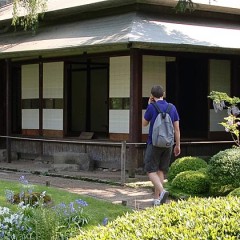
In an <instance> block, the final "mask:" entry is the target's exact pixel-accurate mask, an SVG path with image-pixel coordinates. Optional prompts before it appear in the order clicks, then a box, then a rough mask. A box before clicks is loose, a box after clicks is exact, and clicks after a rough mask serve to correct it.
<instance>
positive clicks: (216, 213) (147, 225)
mask: <svg viewBox="0 0 240 240" xmlns="http://www.w3.org/2000/svg"><path fill="white" fill-rule="evenodd" d="M239 212H240V198H238V197H232V196H228V197H226V198H225V197H224V198H220V197H219V198H189V199H188V200H187V201H178V202H176V201H171V202H170V203H169V204H164V205H161V206H159V207H152V208H148V209H146V210H143V211H135V212H134V213H131V214H127V215H125V216H123V217H119V218H117V219H116V220H114V221H113V222H109V224H108V225H106V226H101V227H95V228H93V229H91V230H86V231H81V234H80V235H79V236H77V237H76V238H74V240H92V239H94V240H102V239H108V240H113V239H124V240H140V239H145V240H147V239H161V240H169V239H173V240H177V239H229V240H230V239H239V237H240V215H239Z"/></svg>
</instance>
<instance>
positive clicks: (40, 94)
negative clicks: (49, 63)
mask: <svg viewBox="0 0 240 240" xmlns="http://www.w3.org/2000/svg"><path fill="white" fill-rule="evenodd" d="M39 135H40V136H42V135H43V62H42V59H41V57H39Z"/></svg>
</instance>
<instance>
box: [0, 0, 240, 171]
mask: <svg viewBox="0 0 240 240" xmlns="http://www.w3.org/2000/svg"><path fill="white" fill-rule="evenodd" d="M196 2H197V1H196ZM208 2H209V1H206V3H205V4H198V5H197V6H196V8H195V10H194V11H193V12H191V13H190V12H188V11H187V12H185V13H176V9H175V6H176V3H177V2H176V1H174V0H158V1H156V0H124V1H122V0H81V1H80V0H71V1H66V0H48V7H47V11H46V13H45V15H44V18H43V19H40V22H39V27H38V29H37V32H36V33H34V34H33V33H32V32H31V31H23V30H21V29H17V30H16V31H15V30H14V28H13V26H12V25H11V21H12V20H11V19H12V11H13V8H12V4H8V5H5V6H2V7H1V9H0V32H1V35H0V92H1V94H0V135H1V148H6V149H8V157H9V160H10V156H11V155H10V153H11V152H16V153H18V156H20V157H22V158H27V157H30V156H31V157H33V158H35V157H38V156H42V157H44V156H52V155H53V154H54V153H55V152H61V151H65V152H66V151H69V152H84V153H88V154H89V155H90V156H91V158H92V159H94V160H96V161H97V162H98V163H99V166H105V167H116V168H117V167H119V166H120V159H121V150H122V149H123V147H122V146H123V143H124V141H126V146H127V152H126V156H127V160H128V164H129V165H128V166H129V168H135V167H141V166H142V156H143V153H144V149H145V146H144V143H145V141H146V136H147V132H148V129H147V128H146V129H143V128H142V124H141V121H142V115H143V113H144V111H145V109H146V106H147V100H148V97H149V94H150V89H151V87H152V85H156V84H161V85H162V86H163V87H164V88H165V89H166V99H167V101H169V102H172V103H174V104H175V105H176V106H177V108H178V110H179V114H180V119H181V120H180V128H181V145H182V155H198V156H210V155H212V154H214V153H216V152H218V151H219V150H222V149H224V148H227V147H229V146H230V145H232V142H231V138H230V135H229V134H228V133H226V132H225V131H224V128H223V127H222V126H221V125H219V124H218V123H219V122H221V121H222V120H223V117H224V116H225V115H226V112H224V111H223V112H219V113H217V114H216V113H215V112H214V110H213V107H212V104H211V101H210V100H209V99H208V97H207V96H208V94H209V92H210V91H212V90H215V91H222V92H226V93H228V94H229V95H230V96H240V3H236V5H234V6H217V5H216V4H217V3H216V2H215V1H213V2H212V3H211V4H209V3H208ZM218 2H219V1H218ZM235 2H238V1H235ZM237 4H238V5H237Z"/></svg>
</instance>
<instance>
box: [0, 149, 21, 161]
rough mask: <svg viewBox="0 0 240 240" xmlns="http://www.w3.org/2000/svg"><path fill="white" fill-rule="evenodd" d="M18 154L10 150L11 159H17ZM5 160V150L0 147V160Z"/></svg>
mask: <svg viewBox="0 0 240 240" xmlns="http://www.w3.org/2000/svg"><path fill="white" fill-rule="evenodd" d="M17 159H18V154H17V153H16V152H11V160H17ZM6 161H7V150H6V149H0V162H6Z"/></svg>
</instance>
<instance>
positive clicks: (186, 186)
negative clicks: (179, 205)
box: [171, 170, 210, 194]
mask: <svg viewBox="0 0 240 240" xmlns="http://www.w3.org/2000/svg"><path fill="white" fill-rule="evenodd" d="M205 171H206V170H205ZM171 185H172V186H173V187H174V188H178V189H180V190H182V191H184V192H186V193H190V194H191V193H192V194H201V193H208V191H209V185H210V183H209V178H208V175H207V174H206V173H205V172H204V170H201V171H185V172H181V173H179V174H178V175H177V176H176V177H175V178H174V179H173V181H172V183H171Z"/></svg>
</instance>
